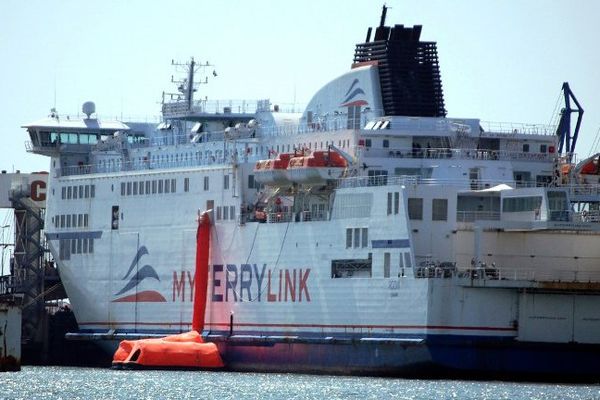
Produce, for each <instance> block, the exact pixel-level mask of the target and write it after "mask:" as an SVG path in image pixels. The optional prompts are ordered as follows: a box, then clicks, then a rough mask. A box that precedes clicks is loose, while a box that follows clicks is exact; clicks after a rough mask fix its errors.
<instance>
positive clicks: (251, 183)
mask: <svg viewBox="0 0 600 400" xmlns="http://www.w3.org/2000/svg"><path fill="white" fill-rule="evenodd" d="M255 188H256V182H255V181H254V175H248V189H255Z"/></svg>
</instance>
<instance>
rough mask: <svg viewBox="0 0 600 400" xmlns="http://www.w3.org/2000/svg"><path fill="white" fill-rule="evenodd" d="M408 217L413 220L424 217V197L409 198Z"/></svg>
mask: <svg viewBox="0 0 600 400" xmlns="http://www.w3.org/2000/svg"><path fill="white" fill-rule="evenodd" d="M408 218H409V219H413V220H422V219H423V199H421V198H409V199H408Z"/></svg>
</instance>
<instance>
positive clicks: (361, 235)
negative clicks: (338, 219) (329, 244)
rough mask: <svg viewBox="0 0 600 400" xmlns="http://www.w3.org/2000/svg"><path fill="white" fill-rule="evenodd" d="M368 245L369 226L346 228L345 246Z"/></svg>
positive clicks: (359, 246) (357, 246) (361, 246)
mask: <svg viewBox="0 0 600 400" xmlns="http://www.w3.org/2000/svg"><path fill="white" fill-rule="evenodd" d="M368 246H369V228H346V248H347V249H349V248H355V249H356V248H364V247H368Z"/></svg>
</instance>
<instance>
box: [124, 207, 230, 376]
mask: <svg viewBox="0 0 600 400" xmlns="http://www.w3.org/2000/svg"><path fill="white" fill-rule="evenodd" d="M209 251H210V218H209V216H208V213H206V212H204V213H202V215H201V216H200V220H199V224H198V231H197V235H196V278H195V281H194V315H193V318H192V331H190V332H186V333H181V334H179V335H172V336H166V337H164V338H158V339H141V340H123V341H121V343H120V344H119V348H118V349H117V351H116V352H115V355H114V356H113V367H116V368H222V367H224V364H223V360H222V359H221V355H220V354H219V349H218V348H217V346H216V345H215V344H214V343H204V341H203V340H202V336H201V335H200V332H202V329H203V327H204V315H205V310H206V291H207V286H208V256H209Z"/></svg>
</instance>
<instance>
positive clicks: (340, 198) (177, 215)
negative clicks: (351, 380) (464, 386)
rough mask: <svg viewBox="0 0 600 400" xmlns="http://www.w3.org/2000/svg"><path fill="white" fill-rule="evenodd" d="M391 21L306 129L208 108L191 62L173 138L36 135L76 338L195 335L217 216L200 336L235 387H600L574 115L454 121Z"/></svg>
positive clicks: (39, 126) (280, 117)
mask: <svg viewBox="0 0 600 400" xmlns="http://www.w3.org/2000/svg"><path fill="white" fill-rule="evenodd" d="M385 11H386V9H385V7H384V9H383V13H382V17H381V22H380V24H379V26H377V27H376V28H375V29H374V30H373V29H371V28H369V29H368V33H367V36H366V40H365V41H364V42H363V43H360V44H358V45H356V50H355V55H354V60H353V63H352V67H351V69H350V70H349V71H347V72H345V73H343V74H342V75H341V76H339V77H337V78H335V79H333V80H332V81H330V82H329V83H327V84H326V85H324V86H323V87H322V88H321V89H320V90H319V91H317V93H316V94H315V95H314V97H313V98H312V99H311V100H310V102H309V103H308V105H307V106H306V108H305V109H304V111H303V112H301V113H295V112H288V111H286V110H284V109H283V107H279V106H278V105H274V104H271V102H270V101H269V100H260V101H256V102H250V101H240V102H227V101H214V102H211V101H208V100H206V99H205V100H199V101H198V100H194V91H195V88H196V85H195V73H196V72H197V71H198V69H199V68H201V67H205V66H206V64H202V63H197V62H195V61H194V60H193V59H192V60H191V62H189V63H188V64H187V67H188V74H187V77H186V78H185V79H184V80H183V81H181V82H180V85H179V87H178V89H179V91H178V93H177V95H176V96H174V97H171V98H170V99H169V98H167V99H166V100H165V101H164V102H163V106H162V119H161V122H160V123H159V124H148V123H135V122H121V121H100V120H99V119H97V118H94V117H93V115H94V113H95V110H94V105H93V103H86V104H84V107H83V112H84V113H85V114H86V117H85V118H65V117H60V116H58V115H56V114H55V113H53V114H52V115H51V116H50V117H49V118H47V119H44V120H41V121H38V122H35V123H31V124H28V125H25V126H24V128H25V129H26V130H27V133H28V135H29V136H30V142H28V143H27V150H28V151H30V152H33V153H36V154H41V155H45V156H48V157H49V158H50V176H49V189H48V196H47V212H46V221H45V235H46V239H47V243H48V246H49V249H50V251H51V253H52V255H53V257H54V258H55V261H56V264H57V266H58V269H59V272H60V276H61V279H62V282H63V284H64V286H65V289H66V291H67V293H68V296H69V299H70V301H71V304H72V306H73V311H74V312H75V316H76V318H77V321H78V324H79V327H80V331H79V332H76V333H72V334H71V335H70V336H71V337H72V338H88V339H103V343H104V344H105V345H106V346H107V347H110V346H111V345H112V346H113V347H112V348H113V349H114V348H115V347H114V346H115V345H116V341H117V340H118V339H124V338H132V337H141V336H152V335H158V334H160V335H163V334H172V333H178V332H184V331H188V330H189V329H190V326H191V319H192V299H193V287H194V279H195V276H194V263H195V258H194V257H195V252H196V229H197V226H198V222H197V218H198V215H199V213H200V212H204V211H209V213H210V215H211V223H212V227H211V238H210V240H211V246H210V270H209V277H208V281H209V287H208V295H207V307H206V317H205V325H204V332H203V336H204V337H205V338H206V340H208V341H212V342H215V343H217V345H218V347H219V350H220V352H221V355H222V357H223V360H224V362H225V364H226V366H227V368H230V369H232V370H241V371H293V372H317V373H342V374H380V375H395V374H412V373H419V372H431V371H445V372H463V373H467V374H469V373H480V372H489V373H494V374H495V373H497V374H545V375H546V376H557V377H594V376H595V377H597V376H599V374H600V364H599V363H598V362H597V360H598V356H599V355H600V351H599V350H600V297H599V293H600V267H599V265H600V263H599V261H600V246H598V242H599V239H600V233H599V232H600V223H599V222H600V211H599V210H600V207H599V204H600V194H599V188H600V184H599V183H600V167H599V156H598V155H596V156H593V157H591V158H588V159H586V160H583V161H581V162H576V155H575V153H574V149H575V144H576V141H577V131H578V127H579V125H580V122H581V116H582V113H583V110H582V109H581V107H580V106H579V103H578V102H577V100H576V98H575V96H574V95H573V93H572V92H571V91H570V89H569V87H568V85H566V84H565V85H564V93H565V100H566V106H565V109H563V111H562V114H561V120H560V123H559V124H558V126H543V125H516V124H510V125H501V124H486V123H484V122H482V121H480V120H479V119H467V118H449V117H447V116H446V109H445V104H444V98H443V90H442V82H441V75H440V69H439V62H438V57H437V48H436V43H435V42H427V41H422V40H421V38H420V36H421V29H422V27H421V26H413V27H407V26H403V25H394V26H386V24H385ZM571 105H573V107H571ZM574 115H577V116H578V120H577V129H576V130H575V132H574V133H572V132H571V129H570V126H571V123H570V118H571V116H574Z"/></svg>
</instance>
